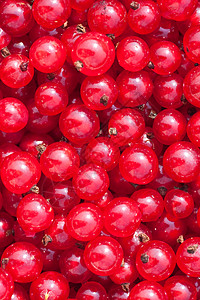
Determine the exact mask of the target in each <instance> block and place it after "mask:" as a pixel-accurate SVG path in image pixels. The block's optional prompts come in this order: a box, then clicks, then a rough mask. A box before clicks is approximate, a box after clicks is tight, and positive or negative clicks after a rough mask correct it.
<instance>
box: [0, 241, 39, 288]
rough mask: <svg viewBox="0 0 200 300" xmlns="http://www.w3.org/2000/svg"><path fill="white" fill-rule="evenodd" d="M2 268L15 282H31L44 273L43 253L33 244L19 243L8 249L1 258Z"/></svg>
mask: <svg viewBox="0 0 200 300" xmlns="http://www.w3.org/2000/svg"><path fill="white" fill-rule="evenodd" d="M1 263H2V268H3V269H5V270H6V271H8V272H9V273H10V274H11V275H12V277H13V280H14V281H15V282H23V283H25V282H31V281H33V280H34V279H36V278H37V276H38V275H39V274H40V273H41V271H42V265H43V263H42V255H41V252H40V251H39V250H38V248H36V247H35V246H34V245H33V244H31V243H27V242H18V243H14V244H12V245H10V246H9V247H7V248H6V249H5V250H4V252H3V254H2V257H1Z"/></svg>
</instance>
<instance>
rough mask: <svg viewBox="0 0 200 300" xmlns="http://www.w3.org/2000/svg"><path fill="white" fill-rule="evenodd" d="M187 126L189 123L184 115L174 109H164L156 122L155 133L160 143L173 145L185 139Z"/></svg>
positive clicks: (154, 125) (154, 124)
mask: <svg viewBox="0 0 200 300" xmlns="http://www.w3.org/2000/svg"><path fill="white" fill-rule="evenodd" d="M186 126H187V121H186V119H185V117H184V116H183V114H182V113H180V112H179V111H178V110H175V109H172V108H170V109H164V110H162V111H161V112H159V113H158V115H157V116H156V118H155V120H154V123H153V132H154V135H155V137H156V138H157V140H158V141H159V142H160V143H162V144H164V145H171V144H173V143H175V142H178V141H181V140H182V139H183V138H184V136H185V134H186Z"/></svg>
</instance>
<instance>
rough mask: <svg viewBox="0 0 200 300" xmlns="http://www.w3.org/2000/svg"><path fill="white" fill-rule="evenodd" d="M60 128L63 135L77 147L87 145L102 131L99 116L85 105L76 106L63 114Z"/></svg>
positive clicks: (71, 106) (73, 105)
mask: <svg viewBox="0 0 200 300" xmlns="http://www.w3.org/2000/svg"><path fill="white" fill-rule="evenodd" d="M59 126H60V130H61V132H62V133H63V135H64V136H65V137H66V138H67V139H68V140H69V141H70V142H72V143H74V144H76V145H83V144H87V143H88V142H89V141H90V140H91V139H92V138H94V137H96V136H97V134H98V133H99V130H100V124H99V118H98V116H97V114H96V113H95V112H94V111H93V110H91V109H90V108H88V107H87V106H85V105H76V104H72V105H70V106H68V107H67V108H66V109H65V110H64V111H63V112H62V114H61V116H60V121H59Z"/></svg>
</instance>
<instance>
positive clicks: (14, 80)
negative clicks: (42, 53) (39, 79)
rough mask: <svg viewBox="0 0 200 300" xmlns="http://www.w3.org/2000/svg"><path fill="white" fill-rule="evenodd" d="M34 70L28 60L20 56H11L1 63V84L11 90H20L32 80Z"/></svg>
mask: <svg viewBox="0 0 200 300" xmlns="http://www.w3.org/2000/svg"><path fill="white" fill-rule="evenodd" d="M33 75H34V68H33V66H32V64H31V63H30V61H29V59H28V58H27V57H26V56H24V55H22V54H11V55H9V56H7V57H6V58H4V59H3V61H2V63H1V75H0V78H1V80H2V82H3V83H4V84H5V85H7V86H9V87H11V88H22V87H24V86H26V85H27V84H28V83H29V82H30V81H31V80H32V78H33Z"/></svg>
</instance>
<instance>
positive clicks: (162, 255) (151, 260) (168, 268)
mask: <svg viewBox="0 0 200 300" xmlns="http://www.w3.org/2000/svg"><path fill="white" fill-rule="evenodd" d="M175 265H176V257H175V254H174V251H173V250H172V248H171V247H170V246H169V245H168V244H166V243H164V242H161V241H149V242H147V243H145V244H143V245H142V246H141V247H140V249H139V250H138V252H137V256H136V266H137V269H138V272H139V274H140V275H141V276H142V277H144V278H145V279H147V280H150V281H161V280H164V279H166V278H168V277H169V276H170V275H171V274H172V272H173V270H174V268H175Z"/></svg>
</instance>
